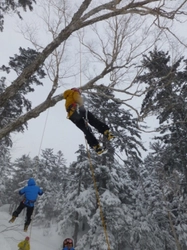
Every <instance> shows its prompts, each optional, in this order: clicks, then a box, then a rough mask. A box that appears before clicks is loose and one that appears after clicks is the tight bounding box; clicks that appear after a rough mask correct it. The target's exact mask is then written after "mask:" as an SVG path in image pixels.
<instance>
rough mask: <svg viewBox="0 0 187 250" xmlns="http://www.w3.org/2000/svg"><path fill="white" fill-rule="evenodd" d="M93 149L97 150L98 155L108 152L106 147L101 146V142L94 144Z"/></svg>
mask: <svg viewBox="0 0 187 250" xmlns="http://www.w3.org/2000/svg"><path fill="white" fill-rule="evenodd" d="M93 149H94V150H95V152H96V153H97V154H98V155H102V154H105V153H106V152H107V149H106V148H104V147H101V146H100V145H99V144H98V145H96V146H94V147H93Z"/></svg>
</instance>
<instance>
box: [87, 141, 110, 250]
mask: <svg viewBox="0 0 187 250" xmlns="http://www.w3.org/2000/svg"><path fill="white" fill-rule="evenodd" d="M85 143H86V149H87V154H88V159H89V163H90V170H91V173H92V179H93V182H94V188H95V194H96V199H97V204H98V206H99V211H100V218H101V221H102V226H103V230H104V234H105V239H106V243H107V245H108V250H110V242H109V237H108V232H107V226H106V222H105V217H104V214H103V209H102V206H101V200H100V196H99V191H98V188H97V183H96V180H95V173H94V168H93V164H92V161H91V157H90V151H89V149H88V143H87V141H86V139H85Z"/></svg>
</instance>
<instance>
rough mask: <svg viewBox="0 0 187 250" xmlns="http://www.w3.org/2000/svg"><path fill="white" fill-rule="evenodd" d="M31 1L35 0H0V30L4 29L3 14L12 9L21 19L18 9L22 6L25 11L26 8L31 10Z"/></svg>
mask: <svg viewBox="0 0 187 250" xmlns="http://www.w3.org/2000/svg"><path fill="white" fill-rule="evenodd" d="M33 3H36V1H35V0H18V1H14V0H11V1H10V0H8V1H7V0H4V1H1V2H0V31H3V29H4V15H6V14H7V13H10V12H12V11H13V12H15V13H16V14H17V15H18V16H19V17H20V18H21V19H22V16H21V14H20V11H19V9H20V8H22V9H23V10H24V11H27V8H29V10H30V11H32V10H33Z"/></svg>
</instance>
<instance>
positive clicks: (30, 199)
mask: <svg viewBox="0 0 187 250" xmlns="http://www.w3.org/2000/svg"><path fill="white" fill-rule="evenodd" d="M19 194H20V195H24V199H23V200H22V201H21V202H20V204H19V206H18V208H17V209H16V210H15V211H14V212H13V214H12V218H11V219H10V220H9V222H12V223H13V222H14V221H15V219H16V218H17V217H18V215H19V214H20V213H21V211H22V210H23V209H24V208H27V213H26V220H25V225H24V231H25V232H27V229H28V226H29V225H30V223H31V216H32V214H33V211H34V203H35V201H36V200H37V197H38V195H42V194H43V190H42V189H41V188H40V187H39V186H37V185H36V182H35V180H34V179H33V178H30V179H29V180H28V186H25V187H24V188H22V189H21V190H19Z"/></svg>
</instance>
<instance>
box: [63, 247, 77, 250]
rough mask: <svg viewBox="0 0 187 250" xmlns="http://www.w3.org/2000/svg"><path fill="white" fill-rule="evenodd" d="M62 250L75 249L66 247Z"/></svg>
mask: <svg viewBox="0 0 187 250" xmlns="http://www.w3.org/2000/svg"><path fill="white" fill-rule="evenodd" d="M62 250H75V249H74V248H73V247H71V248H68V247H64V248H62Z"/></svg>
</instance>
